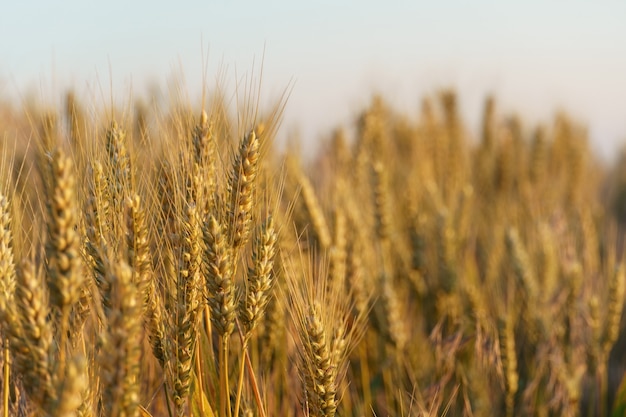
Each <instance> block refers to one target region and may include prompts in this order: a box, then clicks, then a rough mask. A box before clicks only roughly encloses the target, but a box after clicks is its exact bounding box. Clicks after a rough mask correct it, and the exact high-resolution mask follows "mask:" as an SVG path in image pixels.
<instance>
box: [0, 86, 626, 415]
mask: <svg viewBox="0 0 626 417" xmlns="http://www.w3.org/2000/svg"><path fill="white" fill-rule="evenodd" d="M207 102H208V103H210V104H208V105H206V106H205V107H204V108H192V107H191V106H189V105H185V104H181V103H179V102H176V101H175V100H172V102H171V103H170V106H169V107H168V108H163V109H150V108H148V107H146V106H143V105H141V104H137V105H135V106H133V105H128V107H127V108H125V109H123V110H122V109H118V108H113V107H112V108H107V109H104V110H102V111H97V112H94V111H89V110H88V109H92V107H90V104H89V103H84V102H81V101H80V100H79V99H78V98H77V97H76V96H75V95H74V94H72V93H70V94H68V96H67V97H66V106H64V107H62V108H54V107H52V108H44V107H35V106H31V107H26V108H25V109H20V108H17V107H15V106H12V105H9V104H5V105H4V108H3V109H2V112H0V114H1V119H0V138H1V139H2V142H1V151H2V152H1V154H2V164H1V168H2V169H1V178H2V181H0V184H1V187H0V323H1V336H2V346H3V350H2V355H1V356H2V369H3V372H2V379H1V384H0V385H1V392H2V394H3V395H2V408H3V412H4V415H18V416H30V415H33V416H44V415H49V416H155V417H156V416H169V417H172V416H181V417H182V416H219V417H232V416H236V417H239V416H319V417H321V416H334V415H341V416H387V415H389V416H400V415H401V416H435V415H446V416H499V415H506V416H605V415H614V416H622V415H624V410H626V383H625V382H623V381H624V375H625V371H626V360H625V358H624V355H623V352H624V348H626V337H625V333H624V325H623V323H622V317H621V316H622V311H623V306H624V293H625V285H626V282H625V279H626V278H625V271H626V269H625V266H624V264H623V262H624V256H623V251H624V242H623V238H622V235H623V229H624V224H625V223H626V209H625V207H626V170H625V165H624V163H623V161H621V160H620V161H617V163H615V164H614V165H613V166H608V165H607V164H604V163H601V162H599V160H598V159H596V157H595V156H594V154H593V152H591V151H590V149H589V144H588V138H587V134H586V131H585V129H584V128H583V127H582V126H580V125H579V124H578V123H577V122H576V121H574V120H572V119H571V118H569V117H568V116H567V115H565V114H558V115H557V116H556V117H555V118H554V119H553V120H552V121H551V122H550V123H547V124H545V125H543V126H536V127H533V126H526V125H524V124H523V123H522V122H521V121H520V120H519V119H518V118H515V117H507V116H505V115H502V114H500V113H499V111H498V108H497V105H496V103H495V101H494V99H493V98H488V99H487V100H486V101H485V107H484V114H483V123H482V132H481V134H480V137H479V139H478V140H471V139H470V136H471V135H470V134H469V133H468V130H467V128H466V125H465V124H464V121H463V120H462V119H461V117H460V115H459V114H460V113H459V110H458V105H457V97H456V94H455V93H454V92H453V91H442V92H439V93H437V94H435V95H434V96H432V97H427V98H425V99H424V101H423V106H422V111H421V113H420V114H418V115H415V117H409V116H406V115H402V114H400V113H398V112H397V111H394V109H393V108H392V107H391V106H390V105H389V104H388V103H386V102H385V100H384V98H382V97H378V96H376V97H374V98H373V99H372V101H371V104H370V105H369V106H367V107H366V108H364V109H363V110H362V112H361V114H360V117H359V118H358V120H357V121H356V122H355V125H354V126H352V127H351V129H344V128H346V127H345V126H344V127H338V129H337V130H336V132H335V133H334V134H333V135H331V137H329V138H328V139H327V140H326V141H325V142H324V145H323V146H322V147H321V148H320V150H319V151H318V153H317V154H316V155H315V156H314V157H313V158H303V155H301V154H300V153H299V152H298V151H295V150H293V149H292V148H287V150H286V151H283V150H279V149H278V148H276V147H275V146H274V144H273V139H274V136H275V134H276V131H277V128H278V125H279V122H280V118H281V114H282V112H283V109H284V106H285V102H284V100H279V102H278V103H277V104H276V106H275V107H273V108H269V109H263V111H265V113H257V112H256V110H255V109H254V108H251V107H244V108H242V109H239V110H240V113H239V114H240V115H241V114H243V115H245V117H238V118H237V117H234V116H231V113H230V112H229V109H228V106H227V105H226V104H225V103H224V102H223V101H222V100H221V99H220V96H219V95H216V96H215V97H209V100H207ZM42 108H43V110H42ZM348 132H353V133H348Z"/></svg>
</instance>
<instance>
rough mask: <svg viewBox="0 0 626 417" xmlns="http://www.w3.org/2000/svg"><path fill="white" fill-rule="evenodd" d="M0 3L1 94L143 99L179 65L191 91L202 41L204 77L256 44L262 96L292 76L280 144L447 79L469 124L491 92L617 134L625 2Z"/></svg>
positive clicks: (538, 114)
mask: <svg viewBox="0 0 626 417" xmlns="http://www.w3.org/2000/svg"><path fill="white" fill-rule="evenodd" d="M0 1H1V2H2V4H1V7H0V9H1V13H0V95H4V96H10V97H15V96H19V95H20V94H25V93H26V92H28V91H32V90H33V89H35V90H37V91H39V92H41V93H42V94H43V95H44V96H45V97H47V98H49V97H51V96H52V95H54V94H55V91H57V90H58V91H62V90H64V89H65V88H67V86H69V85H73V86H75V87H76V89H77V90H79V91H81V90H90V89H91V90H93V89H94V85H96V84H103V85H104V87H105V89H108V86H109V82H110V81H112V83H113V90H114V94H116V95H119V96H120V97H124V91H125V90H126V89H127V87H128V86H129V85H132V86H133V90H134V91H135V95H141V94H142V93H144V92H146V91H147V87H148V86H149V85H150V84H154V83H155V82H156V83H157V84H160V85H162V86H164V85H165V84H166V81H167V79H168V77H170V76H171V75H172V74H173V73H174V72H177V71H178V70H179V69H180V68H181V67H182V68H183V71H184V74H185V78H186V81H187V86H188V88H189V89H190V90H192V91H191V92H190V93H191V94H192V95H193V92H194V91H199V89H200V86H201V81H202V75H201V74H202V44H204V47H205V49H208V51H209V55H208V76H209V83H210V84H212V83H213V82H214V81H215V79H216V77H218V76H219V75H220V74H223V76H224V77H225V78H226V79H227V80H228V81H229V83H230V84H229V85H230V86H231V88H234V74H235V71H236V72H237V74H238V75H239V76H240V77H241V76H242V75H244V74H248V75H250V74H252V66H253V62H256V64H255V65H256V68H257V71H255V74H254V75H258V67H259V64H260V61H261V57H262V56H263V51H264V50H265V56H264V60H263V66H264V70H263V97H262V99H266V100H267V101H271V100H272V99H274V98H275V97H277V96H278V95H279V94H280V93H281V92H282V91H283V89H284V88H286V87H287V86H288V85H289V83H290V82H291V81H293V89H292V93H291V97H290V99H289V102H288V103H287V111H286V114H285V120H284V123H283V127H282V130H281V135H282V136H283V138H284V136H286V135H287V134H288V133H289V132H293V131H294V130H295V129H296V128H297V130H298V131H299V132H300V134H301V137H302V138H303V139H305V140H307V141H309V142H313V141H314V140H315V139H316V138H318V137H319V136H320V135H322V134H324V133H327V132H328V131H329V130H330V129H331V128H332V127H334V126H336V125H337V124H338V123H342V124H347V123H349V122H350V120H351V119H352V118H353V117H354V115H355V114H356V112H357V111H358V110H359V109H360V108H361V107H362V106H363V105H364V104H365V103H367V101H368V99H369V97H370V96H371V94H372V93H373V92H382V93H383V94H384V95H385V97H387V99H388V100H389V101H390V102H391V103H392V104H393V105H396V106H397V107H398V108H400V109H402V110H404V111H407V112H417V111H418V109H419V103H420V100H421V97H422V96H423V95H424V94H429V93H433V92H434V91H437V90H438V89H439V88H442V87H448V86H452V87H455V88H457V90H458V91H459V93H460V99H461V101H460V105H461V109H462V111H463V112H464V115H465V117H466V120H467V121H468V123H469V125H470V127H475V126H476V125H477V120H478V119H479V116H480V110H481V108H482V102H483V99H484V96H485V94H487V93H489V92H493V93H494V94H495V95H496V98H497V100H498V103H499V104H500V108H501V110H502V111H503V112H510V111H513V110H515V111H518V112H519V113H520V114H521V115H522V116H523V117H524V118H525V119H526V120H528V121H529V122H535V121H546V120H548V119H549V118H550V115H551V114H552V113H553V111H554V110H556V109H559V108H562V109H565V110H567V111H569V112H570V113H571V114H573V115H574V116H576V117H578V118H579V119H580V120H581V121H583V122H585V123H586V124H587V125H588V126H589V128H590V132H591V135H592V138H593V139H594V141H595V144H594V145H595V147H596V148H597V149H598V150H599V151H600V152H602V154H604V155H605V156H608V155H610V154H611V153H612V152H614V151H615V149H617V145H618V144H619V143H621V142H623V141H624V140H625V139H626V75H625V74H626V2H624V1H617V0H616V1H598V2H591V1H557V0H554V1H538V0H527V1H516V2H513V1H487V0H474V1H432V2H421V1H399V0H398V1H388V2H381V1H338V0H336V1H317V2H300V1H293V0H292V1H288V0H274V1H243V0H230V1H226V0H222V1H213V0H209V1H180V2H173V1H167V2H166V1H154V0H153V1H144V0H140V1H132V0H131V1H121V0H108V1H106V2H103V1H91V0H82V1H79V0H73V1H70V0H57V1H53V2H52V1H51V2H47V1H29V0H24V1H11V2H9V1H7V0H0ZM109 66H110V68H111V72H110V71H109ZM220 69H222V72H220Z"/></svg>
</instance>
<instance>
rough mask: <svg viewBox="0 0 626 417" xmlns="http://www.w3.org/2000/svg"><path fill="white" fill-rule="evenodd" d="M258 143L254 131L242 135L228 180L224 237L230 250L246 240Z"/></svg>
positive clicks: (258, 150) (252, 200) (248, 231)
mask: <svg viewBox="0 0 626 417" xmlns="http://www.w3.org/2000/svg"><path fill="white" fill-rule="evenodd" d="M260 148H261V145H260V140H259V138H258V137H257V135H256V133H255V131H254V130H253V131H251V132H250V133H248V134H247V135H245V136H244V138H243V140H242V141H241V144H240V145H239V152H238V153H237V155H236V156H235V160H234V161H233V166H232V171H231V173H230V176H229V178H228V194H229V195H228V199H229V200H228V208H227V210H228V213H227V214H228V218H227V223H226V224H227V226H228V235H229V236H228V237H229V241H230V242H231V243H232V246H233V248H239V247H241V246H243V245H245V243H246V242H247V240H248V235H249V234H250V223H251V222H252V215H253V213H252V210H253V208H254V204H255V193H256V177H257V172H258V164H259V156H260Z"/></svg>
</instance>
